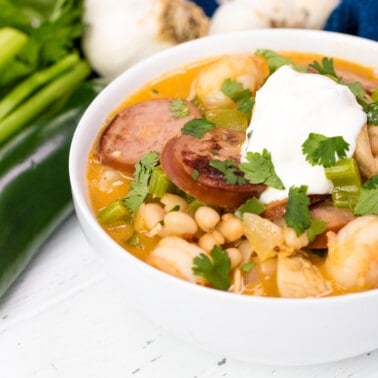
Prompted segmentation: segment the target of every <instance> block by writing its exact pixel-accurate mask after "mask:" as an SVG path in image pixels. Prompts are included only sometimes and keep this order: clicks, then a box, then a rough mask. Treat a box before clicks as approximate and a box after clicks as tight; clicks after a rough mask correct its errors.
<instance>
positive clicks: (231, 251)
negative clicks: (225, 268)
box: [226, 247, 242, 269]
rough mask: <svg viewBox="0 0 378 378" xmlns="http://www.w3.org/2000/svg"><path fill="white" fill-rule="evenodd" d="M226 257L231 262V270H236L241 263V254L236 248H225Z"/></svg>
mask: <svg viewBox="0 0 378 378" xmlns="http://www.w3.org/2000/svg"><path fill="white" fill-rule="evenodd" d="M226 251H227V253H228V257H229V258H230V261H231V269H234V268H236V267H237V266H238V265H239V264H240V263H241V262H242V254H241V252H240V251H239V250H238V249H237V248H233V247H232V248H227V249H226Z"/></svg>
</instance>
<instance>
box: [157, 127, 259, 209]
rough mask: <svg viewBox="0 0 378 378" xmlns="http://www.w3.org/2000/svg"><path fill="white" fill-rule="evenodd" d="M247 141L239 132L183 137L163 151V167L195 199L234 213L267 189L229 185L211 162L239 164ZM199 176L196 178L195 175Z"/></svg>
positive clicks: (215, 131) (217, 132) (183, 135)
mask: <svg viewBox="0 0 378 378" xmlns="http://www.w3.org/2000/svg"><path fill="white" fill-rule="evenodd" d="M244 138H245V135H244V133H241V132H239V131H235V130H230V129H225V128H215V129H213V130H211V131H209V132H208V133H206V134H205V135H204V136H203V138H201V139H196V138H193V137H191V136H189V135H186V134H180V135H178V136H176V137H175V138H173V139H171V140H170V141H169V142H168V143H167V144H166V145H165V147H164V148H163V151H162V153H161V157H160V163H161V165H162V167H163V169H164V171H165V172H166V174H167V175H168V177H169V178H170V180H171V181H172V182H173V183H174V184H175V185H176V186H178V187H179V188H180V189H182V190H183V191H184V192H186V193H188V194H190V195H191V196H193V197H196V198H198V199H200V200H201V201H204V202H206V203H207V204H209V205H214V206H220V207H222V208H227V209H235V208H237V207H238V206H240V205H241V204H242V203H244V202H245V201H246V200H247V199H248V198H250V197H253V196H259V195H260V194H261V192H262V191H263V190H264V189H265V188H266V186H265V185H254V184H249V183H246V184H243V185H237V184H228V183H227V182H226V181H225V179H224V175H223V173H222V172H220V171H218V170H217V169H215V168H213V167H211V166H210V165H209V162H210V160H232V161H234V162H235V165H237V163H238V162H239V160H240V147H241V144H242V143H243V141H244ZM194 172H196V173H198V177H197V178H193V173H194Z"/></svg>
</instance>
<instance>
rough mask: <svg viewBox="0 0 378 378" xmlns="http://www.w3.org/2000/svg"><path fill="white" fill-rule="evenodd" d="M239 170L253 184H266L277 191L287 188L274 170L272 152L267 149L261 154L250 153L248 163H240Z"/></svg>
mask: <svg viewBox="0 0 378 378" xmlns="http://www.w3.org/2000/svg"><path fill="white" fill-rule="evenodd" d="M239 169H240V170H241V171H242V172H243V173H244V177H245V179H246V180H248V181H249V182H250V183H251V184H266V185H268V186H271V187H273V188H276V189H284V188H285V187H284V186H283V184H282V181H281V180H280V178H279V177H278V176H277V174H276V171H275V170H274V166H273V163H272V157H271V155H270V152H268V151H267V150H266V149H265V148H264V150H263V152H262V153H261V154H260V153H259V152H248V153H247V162H245V163H240V164H239Z"/></svg>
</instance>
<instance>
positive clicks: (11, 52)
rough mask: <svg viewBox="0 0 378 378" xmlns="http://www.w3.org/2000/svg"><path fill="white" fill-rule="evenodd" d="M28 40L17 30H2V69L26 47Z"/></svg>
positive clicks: (0, 45)
mask: <svg viewBox="0 0 378 378" xmlns="http://www.w3.org/2000/svg"><path fill="white" fill-rule="evenodd" d="M28 39H29V37H28V36H27V35H26V34H24V33H23V32H21V31H19V30H17V29H14V28H10V27H4V28H1V29H0V69H2V68H3V67H4V66H5V65H6V64H7V63H8V61H9V60H10V59H12V58H13V57H14V56H15V55H16V54H17V53H18V52H19V51H20V50H21V49H22V48H23V47H24V45H25V44H26V42H27V41H28Z"/></svg>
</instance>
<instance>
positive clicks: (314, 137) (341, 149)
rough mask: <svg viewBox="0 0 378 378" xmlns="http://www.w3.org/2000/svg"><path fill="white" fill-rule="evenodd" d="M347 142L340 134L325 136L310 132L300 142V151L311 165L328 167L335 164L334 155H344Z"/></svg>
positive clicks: (342, 156)
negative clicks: (301, 142) (303, 140)
mask: <svg viewBox="0 0 378 378" xmlns="http://www.w3.org/2000/svg"><path fill="white" fill-rule="evenodd" d="M348 148H349V144H348V143H347V142H346V141H345V140H344V139H343V137H341V136H334V137H327V136H325V135H322V134H315V133H310V134H309V136H308V138H307V139H306V140H305V142H304V143H303V144H302V152H303V154H304V155H305V157H306V160H307V161H308V162H309V163H310V164H311V165H322V166H323V167H330V166H331V165H335V163H336V156H338V158H339V159H343V158H345V157H346V151H347V150H348Z"/></svg>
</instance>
